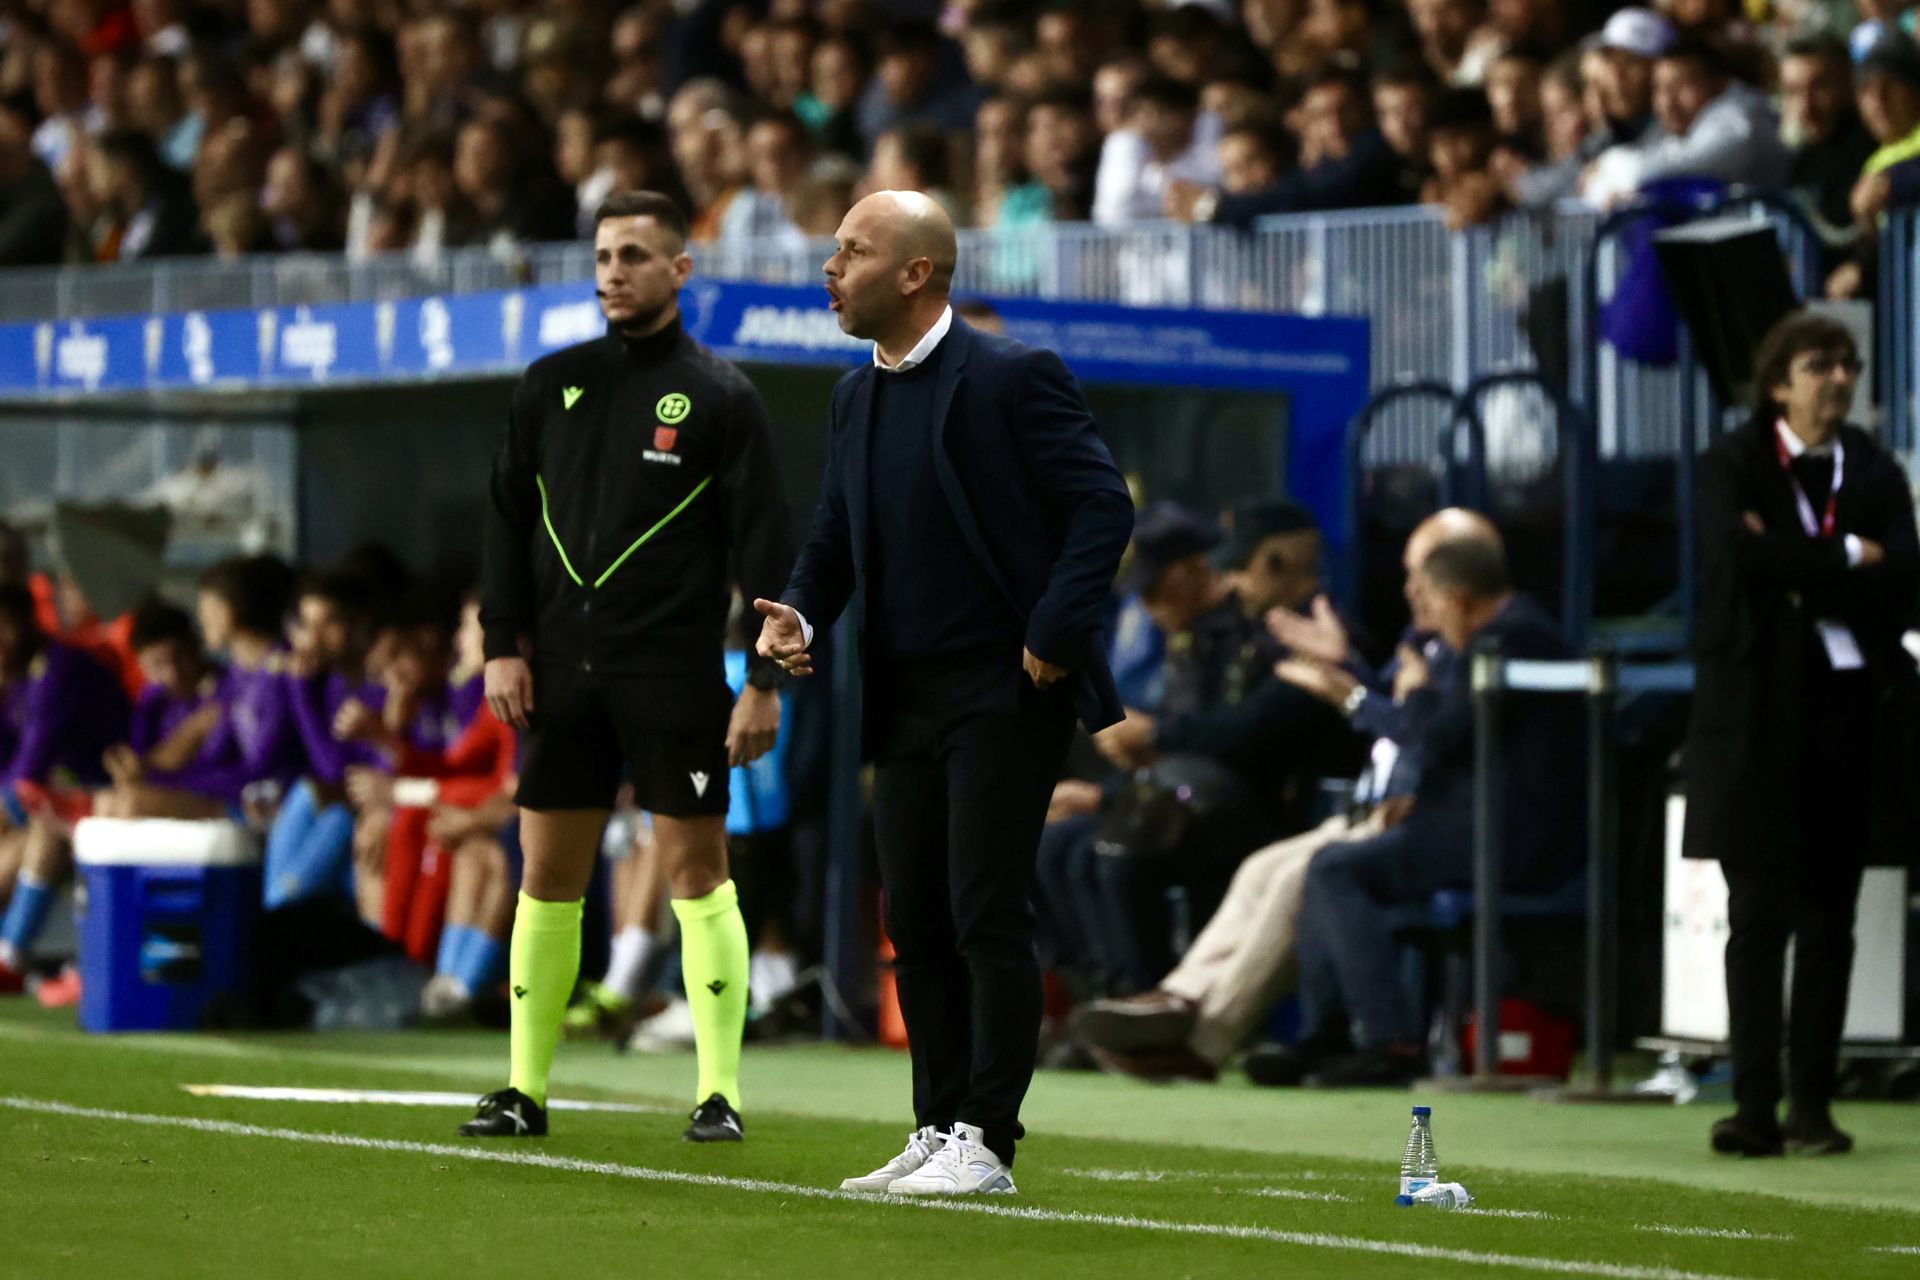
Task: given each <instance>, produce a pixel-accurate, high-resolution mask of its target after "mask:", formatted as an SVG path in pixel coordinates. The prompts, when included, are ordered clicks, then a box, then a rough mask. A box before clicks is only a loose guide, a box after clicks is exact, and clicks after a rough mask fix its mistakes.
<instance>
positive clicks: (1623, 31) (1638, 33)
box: [1600, 9, 1679, 58]
mask: <svg viewBox="0 0 1920 1280" xmlns="http://www.w3.org/2000/svg"><path fill="white" fill-rule="evenodd" d="M1678 35H1679V33H1678V32H1676V31H1675V30H1674V29H1673V24H1672V23H1671V22H1668V21H1667V20H1666V19H1665V18H1663V17H1661V16H1660V15H1659V14H1657V13H1655V12H1654V11H1653V10H1651V9H1622V10H1621V11H1620V12H1618V13H1616V14H1614V15H1613V16H1612V17H1611V18H1608V19H1607V25H1606V26H1604V27H1602V28H1601V29H1600V47H1601V48H1603V49H1618V50H1620V51H1621V52H1622V53H1632V54H1637V55H1638V56H1640V57H1642V58H1657V57H1659V56H1660V55H1661V54H1663V53H1665V52H1666V51H1667V50H1669V49H1671V48H1672V47H1673V42H1674V40H1675V39H1677V38H1678Z"/></svg>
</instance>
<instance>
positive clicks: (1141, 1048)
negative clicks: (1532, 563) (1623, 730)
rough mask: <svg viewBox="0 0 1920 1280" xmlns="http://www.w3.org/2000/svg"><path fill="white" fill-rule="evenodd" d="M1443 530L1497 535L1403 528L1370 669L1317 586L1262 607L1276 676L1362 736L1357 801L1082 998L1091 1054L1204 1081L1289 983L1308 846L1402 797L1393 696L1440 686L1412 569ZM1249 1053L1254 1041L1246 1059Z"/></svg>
mask: <svg viewBox="0 0 1920 1280" xmlns="http://www.w3.org/2000/svg"><path fill="white" fill-rule="evenodd" d="M1449 541H1478V542H1481V543H1484V544H1485V545H1487V546H1489V547H1492V548H1494V549H1495V550H1498V549H1499V547H1500V545H1501V543H1500V533H1499V531H1498V530H1496V529H1495V528H1494V527H1493V524H1492V522H1491V521H1489V520H1488V519H1487V518H1486V517H1485V516H1483V515H1481V514H1480V513H1478V512H1476V511H1467V510H1465V509H1463V508H1458V507H1452V508H1448V509H1447V510H1445V511H1441V512H1438V513H1436V514H1435V515H1432V516H1429V517H1428V518H1427V519H1426V520H1424V521H1422V522H1421V523H1420V525H1419V526H1418V527H1416V528H1415V529H1414V531H1413V533H1412V534H1411V535H1409V537H1408V538H1407V545H1406V550H1405V552H1404V554H1403V555H1402V556H1401V564H1402V566H1403V567H1404V568H1405V569H1406V574H1407V578H1406V584H1405V588H1404V590H1405V592H1406V597H1407V608H1408V612H1409V615H1410V617H1411V619H1412V621H1411V622H1409V624H1408V626H1407V630H1406V633H1405V634H1404V635H1403V636H1402V637H1401V641H1400V644H1399V646H1398V648H1397V650H1396V653H1395V656H1394V660H1393V661H1392V662H1391V663H1389V664H1388V666H1387V667H1386V668H1385V669H1384V670H1382V671H1378V672H1376V671H1374V670H1373V668H1372V667H1371V666H1370V665H1369V664H1368V663H1367V660H1366V659H1365V658H1364V657H1362V656H1361V655H1360V654H1359V653H1358V652H1357V651H1356V650H1355V649H1354V648H1353V647H1352V645H1351V643H1350V641H1349V639H1348V636H1347V630H1346V627H1345V626H1344V625H1343V624H1342V623H1341V621H1340V617H1339V615H1338V614H1337V613H1335V612H1334V610H1333V607H1332V605H1331V604H1329V603H1328V601H1327V599H1326V597H1325V596H1321V597H1319V598H1317V599H1316V600H1314V602H1313V605H1312V607H1311V609H1310V610H1309V611H1308V612H1306V613H1300V612H1296V611H1295V610H1292V609H1275V610H1273V611H1272V612H1271V613H1270V614H1268V615H1267V627H1268V629H1269V630H1270V631H1272V633H1273V636H1274V639H1275V640H1277V641H1279V642H1280V644H1281V645H1282V646H1283V647H1284V648H1285V650H1286V651H1287V653H1288V654H1289V656H1288V658H1287V659H1286V660H1285V661H1283V662H1281V663H1280V664H1279V665H1278V667H1277V668H1276V673H1277V674H1278V675H1279V676H1280V678H1281V679H1283V680H1286V681H1288V682H1290V683H1292V684H1295V685H1298V686H1300V687H1301V688H1302V689H1305V690H1306V691H1307V692H1309V693H1311V694H1313V695H1315V696H1316V697H1319V698H1322V699H1324V700H1325V701H1327V702H1329V703H1331V704H1333V705H1334V706H1335V707H1338V708H1340V709H1341V710H1342V711H1343V712H1344V713H1345V714H1346V716H1347V718H1348V719H1349V720H1350V721H1352V723H1353V727H1354V729H1355V730H1356V731H1357V732H1359V733H1362V734H1364V735H1366V736H1367V737H1369V738H1371V739H1373V743H1374V745H1373V749H1372V751H1371V752H1370V758H1371V764H1370V765H1369V766H1368V768H1367V769H1366V770H1365V771H1364V772H1363V773H1362V774H1361V776H1360V777H1359V779H1358V780H1357V781H1356V782H1355V791H1356V797H1357V799H1358V801H1359V804H1358V805H1357V806H1356V808H1355V809H1354V810H1353V812H1351V813H1350V814H1339V815H1336V816H1335V817H1332V818H1329V819H1327V821H1325V822H1324V823H1322V824H1321V825H1320V826H1318V827H1316V828H1314V829H1313V830H1311V831H1306V832H1303V833H1301V834H1299V835H1296V836H1291V837H1289V838H1287V839H1285V840H1281V841H1278V842H1276V843H1274V844H1271V845H1268V846H1267V847H1266V848H1264V849H1261V850H1259V851H1258V852H1256V853H1254V854H1252V855H1250V856H1249V857H1248V858H1247V860H1246V861H1245V862H1243V863H1241V864H1240V869H1239V870H1238V871H1237V872H1236V873H1235V874H1234V878H1233V883H1232V885H1231V886H1229V888H1228V890H1227V896H1226V897H1225V898H1224V899H1223V900H1222V901H1221V904H1220V906H1219V908H1218V909H1217V910H1216V911H1215V912H1214V913H1213V916H1212V917H1211V918H1210V919H1209V920H1208V921H1207V924H1206V927H1205V928H1204V929H1203V930H1201V932H1200V935H1199V936H1198V937H1197V938H1195V939H1194V941H1193V945H1192V946H1191V947H1190V948H1188V950H1187V953H1186V955H1185V956H1183V957H1182V958H1181V961H1180V963H1179V965H1178V966H1177V967H1175V969H1174V970H1173V972H1172V973H1169V974H1168V975H1167V976H1166V977H1165V978H1163V979H1161V981H1160V983H1159V985H1158V986H1156V987H1155V988H1154V989H1153V990H1151V991H1144V992H1142V993H1140V994H1139V995H1135V996H1128V997H1125V998H1121V999H1113V1000H1096V1001H1094V1002H1092V1003H1090V1004H1088V1005H1086V1006H1084V1007H1082V1008H1081V1009H1080V1010H1079V1011H1078V1013H1077V1014H1076V1015H1075V1017H1074V1022H1073V1029H1074V1033H1075V1034H1076V1035H1077V1036H1079V1037H1080V1039H1081V1041H1082V1042H1083V1043H1084V1044H1085V1045H1086V1046H1087V1047H1088V1048H1089V1049H1090V1050H1092V1051H1093V1053H1094V1055H1095V1056H1096V1057H1098V1058H1099V1059H1100V1060H1101V1061H1102V1063H1103V1065H1105V1066H1107V1067H1109V1068H1112V1069H1114V1070H1117V1071H1120V1072H1123V1073H1125V1074H1128V1075H1133V1076H1138V1077H1140V1078H1142V1079H1148V1080H1165V1079H1192V1080H1212V1079H1213V1078H1214V1077H1215V1076H1216V1075H1217V1074H1218V1072H1219V1069H1220V1068H1221V1066H1223V1065H1224V1064H1225V1063H1226V1062H1227V1060H1228V1059H1229V1058H1231V1057H1232V1056H1233V1055H1234V1054H1235V1053H1236V1052H1238V1051H1239V1049H1240V1047H1241V1046H1242V1045H1243V1044H1245V1043H1246V1041H1247V1038H1248V1036H1249V1035H1251V1034H1252V1033H1253V1031H1254V1030H1255V1028H1257V1027H1258V1026H1260V1025H1261V1023H1262V1022H1263V1021H1264V1020H1265V1018H1266V1015H1267V1012H1268V1010H1270V1009H1271V1008H1272V1007H1273V1006H1274V1004H1275V1003H1276V1002H1277V1001H1279V1000H1280V999H1281V998H1282V997H1284V996H1287V995H1289V994H1291V993H1292V992H1293V990H1294V984H1295V979H1296V975H1297V973H1298V966H1297V964H1296V957H1297V949H1296V944H1297V943H1298V941H1299V935H1300V904H1301V899H1302V897H1303V896H1304V894H1305V892H1306V881H1307V869H1308V867H1309V866H1310V864H1311V863H1312V861H1313V859H1314V857H1315V856H1316V855H1317V854H1319V853H1320V851H1321V850H1323V849H1328V848H1331V847H1333V846H1335V845H1338V844H1344V843H1347V842H1349V841H1355V840H1363V839H1366V838H1368V837H1370V836H1375V835H1378V834H1380V833H1381V832H1383V831H1385V830H1387V829H1388V827H1389V826H1390V825H1394V824H1397V823H1398V822H1399V821H1400V820H1401V819H1402V818H1404V817H1405V816H1406V814H1407V813H1408V812H1409V811H1410V809H1411V807H1412V803H1413V789H1414V784H1415V782H1416V780H1417V779H1418V777H1419V739H1418V734H1417V726H1416V725H1415V723H1414V721H1413V719H1412V717H1411V716H1410V714H1409V708H1408V706H1407V702H1406V696H1405V695H1406V694H1407V693H1408V692H1410V691H1411V689H1413V688H1415V687H1419V686H1422V685H1434V686H1437V687H1442V688H1444V687H1445V686H1446V685H1447V683H1448V682H1449V681H1451V680H1452V678H1453V666H1454V659H1455V655H1454V653H1453V651H1452V650H1451V649H1449V648H1448V647H1447V646H1446V644H1445V643H1444V642H1443V641H1442V640H1441V639H1440V637H1439V635H1438V633H1437V630H1436V623H1435V621H1434V619H1433V618H1432V617H1431V616H1430V615H1429V612H1428V609H1427V607H1426V599H1425V597H1424V596H1423V594H1422V593H1421V591H1420V589H1419V586H1420V582H1421V575H1420V574H1419V573H1418V572H1417V571H1418V569H1419V568H1420V566H1421V564H1422V563H1423V562H1424V561H1425V560H1426V558H1427V555H1428V553H1429V552H1431V551H1432V550H1433V548H1434V547H1436V546H1438V545H1439V544H1441V543H1442V542H1449ZM1260 1060H1261V1055H1260V1054H1259V1053H1256V1054H1255V1055H1254V1056H1253V1058H1252V1059H1251V1061H1252V1062H1254V1063H1255V1064H1258V1063H1259V1062H1260Z"/></svg>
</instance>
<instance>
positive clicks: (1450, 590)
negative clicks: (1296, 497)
mask: <svg viewBox="0 0 1920 1280" xmlns="http://www.w3.org/2000/svg"><path fill="white" fill-rule="evenodd" d="M1413 589H1414V590H1415V591H1417V592H1418V593H1419V594H1420V597H1421V610H1422V612H1423V613H1424V615H1425V616H1426V617H1427V618H1428V619H1429V620H1430V621H1431V623H1432V625H1433V627H1434V629H1435V630H1436V631H1438V632H1439V634H1440V637H1441V639H1442V640H1444V641H1445V642H1446V644H1447V647H1448V648H1450V649H1452V650H1453V651H1454V652H1455V653H1456V654H1458V655H1460V658H1459V661H1458V662H1457V663H1456V664H1455V666H1454V672H1453V678H1452V679H1451V680H1449V681H1448V682H1447V683H1446V685H1445V686H1444V687H1436V686H1435V685H1434V683H1433V682H1432V681H1431V680H1429V681H1428V682H1427V683H1426V684H1425V685H1422V686H1418V687H1414V688H1411V689H1409V690H1408V691H1407V692H1406V694H1405V696H1404V697H1403V699H1402V701H1403V703H1404V704H1405V706H1406V707H1407V710H1408V713H1409V714H1410V715H1411V716H1413V717H1414V718H1415V719H1416V720H1417V721H1418V722H1419V723H1420V724H1421V725H1422V728H1421V730H1420V733H1419V752H1420V760H1421V764H1420V770H1421V771H1420V782H1419V786H1418V787H1417V788H1416V789H1415V791H1414V797H1413V803H1412V805H1411V806H1409V807H1408V808H1407V809H1406V811H1405V812H1404V814H1400V813H1392V814H1389V815H1388V816H1389V819H1390V820H1391V825H1389V826H1388V828H1387V830H1385V831H1384V832H1382V833H1381V834H1380V835H1377V836H1374V837H1373V838H1371V839H1368V840H1361V841H1356V842H1353V843H1348V844H1336V845H1333V846H1331V847H1329V848H1327V849H1326V850H1324V851H1322V852H1321V853H1320V854H1318V855H1316V856H1315V858H1314V860H1313V865H1312V866H1311V868H1310V869H1309V870H1308V872H1307V885H1306V893H1305V897H1304V898H1303V900H1302V904H1301V911H1300V1002H1301V1015H1302V1020H1303V1039H1302V1042H1301V1044H1300V1046H1299V1047H1298V1049H1297V1050H1296V1051H1295V1052H1293V1053H1292V1054H1289V1055H1285V1056H1283V1057H1279V1058H1277V1059H1276V1060H1269V1061H1266V1062H1264V1063H1263V1064H1262V1068H1263V1069H1262V1070H1261V1072H1260V1079H1261V1082H1262V1083H1272V1084H1294V1083H1301V1082H1302V1081H1304V1082H1306V1083H1309V1084H1317V1085H1325V1086H1340V1085H1395V1084H1406V1083H1409V1082H1411V1081H1413V1080H1415V1079H1417V1078H1419V1077H1420V1076H1422V1075H1424V1074H1426V1071H1427V1059H1426V1045H1425V1035H1424V1031H1425V1028H1424V1027H1423V1026H1422V1025H1421V1010H1420V1006H1419V1003H1418V1001H1417V1000H1416V999H1415V993H1413V992H1410V991H1408V990H1406V989H1405V987H1404V986H1403V985H1402V983H1401V981H1400V965H1399V959H1398V955H1397V953H1396V949H1395V947H1394V941H1393V933H1394V922H1393V916H1392V914H1391V910H1392V908H1393V907H1395V906H1397V905H1399V904H1402V903H1410V902H1421V901H1424V900H1426V899H1427V898H1429V897H1431V896H1432V894H1433V893H1434V892H1435V891H1436V890H1439V889H1443V888H1449V887H1458V886H1466V885H1469V884H1471V883H1472V881H1473V771H1474V720H1473V702H1472V693H1471V688H1470V683H1469V682H1470V679H1471V674H1470V673H1471V670H1472V655H1473V654H1474V653H1476V652H1481V651H1489V652H1498V653H1500V654H1502V655H1504V656H1506V657H1509V658H1535V659H1554V658H1566V657H1569V656H1570V650H1569V649H1568V648H1567V645H1566V642H1565V641H1564V640H1562V639H1561V637H1560V633H1559V629H1558V628H1557V627H1555V626H1554V624H1553V622H1552V620H1551V619H1550V618H1548V617H1547V615H1546V614H1545V612H1544V611H1542V610H1541V608H1540V607H1539V606H1538V605H1537V604H1535V603H1534V602H1533V601H1532V600H1529V599H1528V598H1527V597H1525V596H1523V595H1521V594H1519V593H1518V592H1516V591H1515V590H1514V588H1513V583H1512V580H1511V578H1510V577H1509V576H1508V573H1507V562H1506V555H1505V553H1504V552H1503V551H1501V549H1500V548H1499V547H1498V546H1497V545H1493V544H1490V543H1489V542H1487V541H1486V540H1484V539H1474V540H1464V539H1457V540H1453V541H1449V542H1443V543H1441V544H1440V545H1438V546H1437V547H1435V548H1434V549H1433V550H1432V551H1430V552H1429V553H1428V554H1427V556H1426V559H1425V560H1423V561H1422V562H1421V564H1420V566H1419V568H1418V569H1417V570H1416V571H1415V572H1414V574H1413ZM1407 683H1408V682H1406V681H1403V682H1402V684H1403V686H1404V685H1405V684H1407ZM1501 721H1502V723H1501V727H1500V733H1501V735H1502V739H1501V740H1502V743H1503V753H1502V754H1503V756H1504V758H1505V760H1506V762H1507V763H1506V769H1505V773H1504V776H1503V777H1502V779H1501V791H1500V796H1499V809H1498V811H1497V814H1496V820H1497V821H1499V822H1500V823H1501V826H1502V831H1503V833H1504V840H1505V844H1504V856H1505V865H1504V869H1503V870H1504V874H1503V877H1502V879H1503V883H1504V886H1505V888H1507V889H1508V890H1522V891H1536V892H1537V891H1543V890H1547V889H1551V888H1554V887H1556V886H1558V885H1560V884H1562V883H1564V882H1565V880H1566V878H1567V876H1568V875H1569V874H1571V873H1572V871H1573V870H1574V868H1575V867H1576V866H1578V865H1579V859H1580V858H1581V856H1582V851H1583V824H1582V821H1581V816H1582V813H1583V811H1584V808H1583V798H1584V797H1583V787H1582V781H1583V779H1584V778H1585V776H1586V772H1585V741H1584V737H1583V734H1582V732H1581V723H1582V722H1581V710H1580V705H1579V703H1578V701H1577V700H1574V699H1570V698H1565V697H1554V696H1552V695H1544V696H1543V695H1538V694H1535V695H1510V696H1508V697H1507V698H1506V699H1505V700H1504V702H1503V704H1502V713H1501ZM1349 1037H1350V1042H1351V1044H1352V1046H1354V1047H1353V1050H1352V1051H1351V1052H1348V1051H1347V1045H1348V1043H1349Z"/></svg>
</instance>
